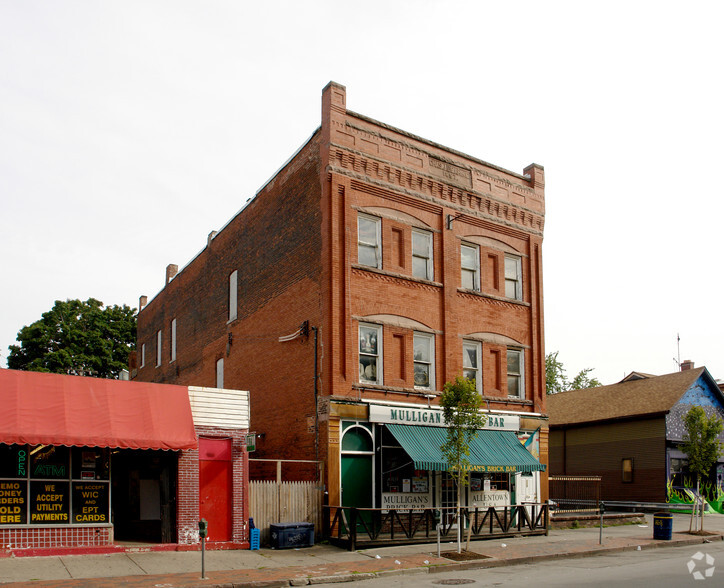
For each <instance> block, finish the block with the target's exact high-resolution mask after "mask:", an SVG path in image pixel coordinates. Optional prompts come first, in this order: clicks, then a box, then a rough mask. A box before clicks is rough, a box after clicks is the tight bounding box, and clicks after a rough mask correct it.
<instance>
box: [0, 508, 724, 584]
mask: <svg viewBox="0 0 724 588" xmlns="http://www.w3.org/2000/svg"><path fill="white" fill-rule="evenodd" d="M673 516H674V527H673V528H674V533H673V537H672V540H671V541H660V540H654V539H653V525H652V515H647V517H646V521H647V522H646V524H645V525H627V526H621V527H607V528H604V529H603V540H602V544H599V529H598V528H586V529H562V530H552V531H551V532H550V535H549V536H548V537H545V536H535V537H520V538H511V539H497V540H486V541H474V542H472V543H471V544H470V551H473V552H475V553H477V554H479V555H480V559H475V560H472V561H465V562H455V561H453V560H451V559H448V558H445V557H440V558H438V556H437V545H436V544H425V545H407V546H394V547H383V548H376V549H367V550H362V551H357V552H348V551H343V550H341V549H338V548H336V547H332V546H329V545H315V546H314V547H309V548H303V549H291V550H278V551H275V550H271V549H262V550H259V551H246V550H245V551H238V550H237V551H208V552H207V553H206V559H205V564H206V565H205V567H206V577H207V579H201V573H200V572H201V553H200V552H198V551H195V552H179V551H133V550H129V551H126V552H124V553H114V554H108V555H67V556H47V557H6V558H0V586H2V588H6V587H8V588H9V587H12V588H18V587H20V586H23V587H28V586H36V587H37V586H43V587H48V588H61V587H74V588H76V587H81V588H83V587H88V588H90V587H91V586H92V587H94V588H103V587H111V586H119V585H123V586H129V587H137V588H141V587H144V588H145V587H154V588H159V587H163V588H172V587H179V588H180V587H185V588H190V587H208V586H220V585H221V586H229V587H232V586H233V587H242V586H290V585H291V586H304V585H308V584H324V583H331V582H345V581H353V580H359V579H362V578H367V577H370V578H371V577H382V576H385V575H390V574H425V573H435V572H439V571H453V570H456V569H470V568H486V567H497V566H504V565H514V564H519V563H530V562H534V561H539V560H546V559H552V558H559V557H583V556H586V555H593V554H596V553H611V552H616V551H625V550H635V549H638V548H641V549H651V548H662V547H663V548H666V547H674V546H680V545H695V544H701V543H703V542H705V541H721V540H722V536H724V516H723V515H708V516H707V517H706V518H705V522H704V526H705V529H707V530H708V531H710V532H712V533H715V534H714V535H710V536H694V535H689V534H687V533H686V531H687V530H688V528H689V517H688V516H686V515H673ZM456 550H457V547H456V545H455V544H453V543H449V542H448V543H444V544H443V545H442V546H441V551H442V552H443V553H444V552H445V551H456Z"/></svg>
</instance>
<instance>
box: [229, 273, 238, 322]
mask: <svg viewBox="0 0 724 588" xmlns="http://www.w3.org/2000/svg"><path fill="white" fill-rule="evenodd" d="M238 276H239V274H238V270H234V271H233V272H231V273H230V274H229V320H230V321H234V320H236V317H237V307H238V305H239V299H238V293H239V289H238V287H239V282H238Z"/></svg>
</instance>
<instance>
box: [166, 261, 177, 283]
mask: <svg viewBox="0 0 724 588" xmlns="http://www.w3.org/2000/svg"><path fill="white" fill-rule="evenodd" d="M177 273H178V266H177V265H176V264H175V263H169V264H168V265H167V266H166V283H167V284H168V283H169V282H170V281H171V280H173V279H174V277H175V276H176V274H177Z"/></svg>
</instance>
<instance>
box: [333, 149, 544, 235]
mask: <svg viewBox="0 0 724 588" xmlns="http://www.w3.org/2000/svg"><path fill="white" fill-rule="evenodd" d="M330 166H331V167H332V171H335V172H337V173H340V174H343V175H347V176H350V177H357V178H359V179H360V180H362V182H357V183H356V184H355V185H353V188H354V189H356V190H361V191H364V192H369V193H373V194H375V195H378V196H381V197H384V198H390V199H397V200H400V199H403V200H402V201H405V203H406V204H412V203H414V205H415V206H417V207H420V205H421V203H420V201H419V198H420V197H421V196H422V197H423V198H425V199H427V200H428V202H429V204H428V205H427V206H423V207H424V208H425V209H428V208H429V211H430V212H435V213H438V214H439V212H440V211H441V206H440V205H439V204H438V205H435V204H434V201H435V200H442V201H443V202H444V203H445V204H446V205H447V206H450V207H453V208H457V209H459V210H461V211H466V210H467V211H469V212H470V213H471V215H475V216H470V217H467V218H466V219H465V220H466V222H471V224H477V223H475V222H473V221H474V220H475V219H477V220H478V221H480V222H484V221H485V219H484V218H480V216H478V215H482V216H484V217H487V218H488V219H490V221H492V222H493V223H494V226H495V227H496V228H497V227H500V223H501V221H502V222H503V223H507V224H510V225H514V226H516V227H519V228H520V229H522V230H523V231H525V232H526V233H531V232H532V233H536V234H540V235H542V234H543V226H544V217H543V216H542V215H540V214H538V213H535V212H533V211H531V210H529V209H527V208H525V207H522V206H518V205H515V204H512V203H510V202H505V201H503V200H500V199H498V198H496V197H494V196H492V195H490V194H478V193H476V192H475V191H474V190H464V189H462V188H459V187H456V186H453V185H450V184H446V183H444V182H441V181H439V180H436V179H435V178H432V177H429V176H427V175H425V174H423V173H419V172H415V171H413V170H410V169H408V168H403V167H402V166H396V165H393V164H391V163H389V162H387V161H382V160H378V159H375V158H373V157H371V156H368V155H364V154H362V153H359V152H355V151H352V150H351V149H349V148H346V147H341V146H336V145H332V147H331V149H330ZM477 173H479V174H480V173H484V172H477ZM485 175H489V174H485ZM490 179H491V180H493V181H494V182H495V183H496V184H497V185H500V186H506V187H510V186H514V187H515V189H516V192H520V190H527V191H529V192H531V193H532V194H533V191H532V190H530V189H529V188H524V187H523V186H519V185H517V184H514V183H513V182H510V181H509V180H506V179H504V178H497V177H496V176H492V175H490ZM383 185H386V186H385V187H383ZM388 186H389V187H392V186H394V188H395V189H397V190H400V189H401V190H402V191H403V192H407V193H409V194H410V196H408V197H406V198H405V197H404V196H403V195H401V194H399V193H398V192H395V191H391V190H390V189H389V187H388ZM395 194H397V196H396V197H395V196H394V195H395ZM411 198H414V200H412V199H411ZM490 221H489V222H490ZM491 227H492V225H491ZM487 228H490V227H487Z"/></svg>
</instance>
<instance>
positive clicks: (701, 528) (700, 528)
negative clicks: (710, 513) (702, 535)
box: [696, 478, 704, 531]
mask: <svg viewBox="0 0 724 588" xmlns="http://www.w3.org/2000/svg"><path fill="white" fill-rule="evenodd" d="M696 493H697V495H698V496H699V501H700V503H701V515H700V518H701V523H699V530H700V531H703V530H704V497H703V496H701V495H700V494H699V479H698V478H697V480H696Z"/></svg>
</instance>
